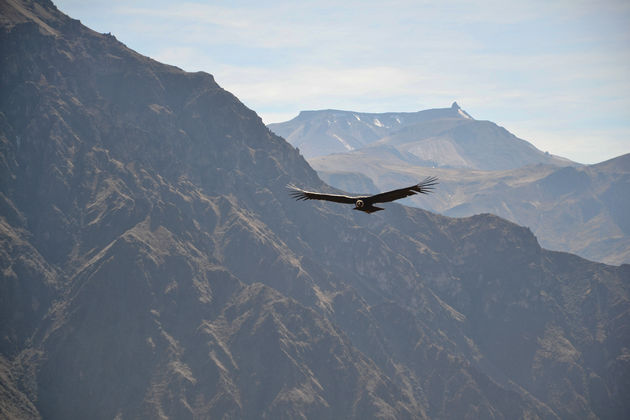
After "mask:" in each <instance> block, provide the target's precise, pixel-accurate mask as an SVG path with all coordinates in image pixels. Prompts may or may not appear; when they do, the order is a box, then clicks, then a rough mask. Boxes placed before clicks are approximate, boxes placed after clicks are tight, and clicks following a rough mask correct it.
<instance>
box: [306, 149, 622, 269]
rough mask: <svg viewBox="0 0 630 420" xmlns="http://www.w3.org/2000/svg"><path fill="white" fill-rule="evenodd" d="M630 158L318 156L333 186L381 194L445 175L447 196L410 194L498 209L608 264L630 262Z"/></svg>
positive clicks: (444, 203)
mask: <svg viewBox="0 0 630 420" xmlns="http://www.w3.org/2000/svg"><path fill="white" fill-rule="evenodd" d="M629 157H630V155H624V156H620V157H617V158H615V159H612V160H610V161H607V162H603V163H600V164H596V165H585V166H578V167H573V166H566V167H558V166H555V165H533V166H525V167H522V168H518V169H512V170H506V171H479V170H475V171H471V170H465V169H449V168H432V167H426V166H424V165H422V163H416V164H411V163H409V161H408V160H405V159H404V157H403V156H401V154H400V153H399V152H398V151H396V150H392V149H391V148H386V147H382V148H381V150H380V153H378V154H375V153H373V152H371V151H370V152H367V151H366V149H361V150H357V151H355V152H353V153H348V154H335V155H330V156H323V157H319V158H314V159H311V160H310V163H311V165H313V167H314V168H315V169H316V170H317V171H318V173H319V175H320V176H321V177H322V178H323V179H324V180H325V181H326V182H328V183H329V184H330V185H334V186H335V187H337V188H340V189H342V190H345V191H353V192H367V193H376V192H377V191H384V190H389V189H393V188H398V187H400V186H401V185H411V184H413V183H415V182H417V181H418V180H419V179H422V178H424V177H426V176H438V177H439V179H440V185H439V193H438V194H434V195H430V196H422V197H419V198H418V197H414V198H410V199H407V200H406V201H405V203H407V204H408V205H413V206H418V207H421V208H425V209H427V210H431V211H435V212H439V213H442V214H445V215H448V216H453V217H466V216H472V215H474V214H480V213H492V214H496V215H498V216H501V217H504V218H506V219H508V220H511V221H513V222H515V223H518V224H520V225H523V226H528V227H530V228H531V229H532V231H533V232H534V234H535V235H536V236H537V237H538V239H539V240H540V242H541V244H542V246H543V247H545V248H548V249H554V250H560V251H567V252H571V253H575V254H578V255H581V256H583V257H585V258H588V259H591V260H594V261H601V262H605V263H607V264H623V263H630V231H628V225H629V224H630V217H629V216H628V214H630V207H629V205H628V203H627V202H626V201H624V198H622V197H627V196H630V160H629Z"/></svg>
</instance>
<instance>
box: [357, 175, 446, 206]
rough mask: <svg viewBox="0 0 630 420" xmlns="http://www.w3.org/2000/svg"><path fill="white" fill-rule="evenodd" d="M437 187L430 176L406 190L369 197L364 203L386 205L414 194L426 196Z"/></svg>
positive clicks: (435, 180)
mask: <svg viewBox="0 0 630 420" xmlns="http://www.w3.org/2000/svg"><path fill="white" fill-rule="evenodd" d="M436 185H437V178H436V177H434V176H430V177H427V178H425V179H424V180H423V181H422V182H420V183H418V184H416V185H412V186H411V187H407V188H400V189H398V190H393V191H387V192H384V193H380V194H376V195H373V196H371V197H367V198H366V199H365V201H367V202H370V203H387V202H389V201H394V200H399V199H401V198H405V197H409V196H412V195H415V194H418V193H420V194H428V193H430V192H432V191H433V189H434V188H435V186H436Z"/></svg>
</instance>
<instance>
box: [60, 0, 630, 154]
mask: <svg viewBox="0 0 630 420" xmlns="http://www.w3.org/2000/svg"><path fill="white" fill-rule="evenodd" d="M55 3H56V4H57V6H58V7H59V8H60V9H61V10H62V11H63V12H65V13H67V14H69V15H70V16H71V17H73V18H76V19H80V20H81V21H82V22H83V23H84V24H85V25H87V26H89V27H91V28H92V29H94V30H96V31H98V32H111V33H112V34H113V35H115V36H116V37H117V38H118V39H119V40H120V41H122V42H123V43H125V44H126V45H127V46H128V47H130V48H132V49H134V50H136V51H138V52H139V53H141V54H144V55H148V56H150V57H152V58H155V59H157V60H159V61H162V62H165V63H168V64H173V65H176V66H178V67H181V68H183V69H184V70H188V71H198V70H203V71H206V72H208V73H211V74H213V75H214V76H215V78H216V80H217V82H218V83H219V84H220V85H221V86H222V87H224V88H225V89H227V90H229V91H230V92H232V93H234V94H235V95H236V96H237V97H238V98H239V99H240V100H241V101H243V102H244V103H245V104H246V105H247V106H249V107H250V108H252V109H253V110H254V111H256V112H257V113H258V114H259V115H260V116H261V117H262V118H263V120H264V121H265V122H266V123H270V122H280V121H286V120H289V119H291V118H293V117H294V116H296V115H297V114H298V112H299V111H300V110H306V109H324V108H335V109H345V110H353V111H362V112H388V111H418V110H422V109H427V108H443V107H448V106H450V105H451V103H452V102H453V101H457V102H458V103H459V105H460V106H461V107H462V108H464V109H465V110H466V111H467V112H468V113H470V114H471V115H472V116H473V117H475V118H477V119H483V120H491V121H493V122H495V123H497V124H499V125H501V126H504V127H505V128H507V129H508V130H510V131H511V132H513V133H514V134H516V135H517V136H519V137H521V138H524V139H525V140H528V141H530V142H532V143H533V144H534V145H536V146H537V147H538V148H540V149H542V150H545V151H549V152H550V153H554V154H557V155H560V156H564V157H568V158H570V159H573V160H576V161H578V162H582V163H595V162H599V161H602V160H606V159H609V158H612V157H614V156H618V155H620V154H624V153H629V152H630V29H629V28H630V1H628V0H599V1H595V0H584V1H581V0H571V1H568V0H563V1H552V0H545V1H538V0H535V1H505V0H479V1H474V2H472V1H464V0H457V1H452V0H443V1H407V0H400V1H396V0H394V1H389V2H384V1H378V2H377V1H370V0H364V1H358V0H343V1H341V0H339V1H330V0H318V1H301V2H300V1H267V2H265V1H256V2H254V1H228V0H219V1H201V0H200V1H188V2H178V1H171V0H138V1H130V0H126V1H121V0H59V1H56V2H55Z"/></svg>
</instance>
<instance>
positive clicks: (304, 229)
mask: <svg viewBox="0 0 630 420" xmlns="http://www.w3.org/2000/svg"><path fill="white" fill-rule="evenodd" d="M0 16H1V20H0V23H1V27H0V49H1V52H2V53H1V54H0V57H1V58H0V59H1V60H2V66H1V67H0V91H2V92H3V94H2V96H1V97H0V209H1V213H0V244H1V245H0V264H1V270H0V308H1V309H0V311H1V312H0V313H1V316H2V323H1V324H0V413H1V415H2V417H7V418H51V419H57V418H59V419H66V418H138V417H141V418H252V419H253V418H263V417H266V418H389V419H393V418H396V419H403V418H524V417H527V418H571V417H573V418H589V417H591V418H595V417H599V418H624V417H626V416H628V414H629V413H630V404H629V403H628V402H627V399H626V398H625V396H626V395H627V394H628V392H629V391H630V389H629V385H628V381H627V378H628V375H629V373H630V370H629V366H630V357H629V355H628V338H629V337H630V331H629V329H628V326H629V325H630V322H629V317H630V303H629V301H628V288H629V282H630V266H627V265H625V266H621V267H611V266H606V265H603V264H597V263H592V262H589V261H586V260H583V259H581V258H579V257H576V256H573V255H569V254H563V253H556V252H550V251H546V250H543V249H541V248H540V246H539V245H538V243H537V241H536V238H535V237H534V236H533V235H532V233H531V232H530V231H529V230H528V229H526V228H523V227H519V226H517V225H515V224H512V223H510V222H507V221H505V220H503V219H500V218H498V217H495V216H491V215H487V214H486V215H480V216H475V217H471V218H465V219H452V218H448V217H444V216H440V215H436V214H432V213H429V212H426V211H423V210H419V209H413V208H407V207H403V206H400V205H396V204H391V205H388V206H387V210H386V211H384V212H380V214H376V215H370V216H367V215H364V214H355V213H357V212H353V211H351V210H350V208H348V207H344V206H339V205H334V204H326V203H302V202H295V201H292V200H291V199H290V198H289V196H288V194H287V193H286V191H285V188H284V187H285V185H286V184H287V183H289V182H293V183H296V184H298V185H302V186H308V187H311V188H318V189H320V188H321V189H325V190H331V189H330V187H328V186H327V185H325V184H324V183H323V182H322V181H321V180H320V179H319V178H318V177H317V175H316V173H315V172H314V170H312V169H311V168H310V166H309V165H308V164H307V163H306V162H305V161H304V159H303V158H302V157H301V156H300V154H299V153H298V152H297V151H296V150H295V149H294V148H293V147H291V146H290V145H289V144H288V143H286V142H285V141H284V140H283V139H282V138H280V137H277V136H276V135H274V134H273V133H271V132H270V131H269V130H268V129H267V128H266V127H265V126H264V125H263V123H262V121H261V120H260V118H259V117H258V116H257V115H256V114H255V113H254V112H253V111H251V110H249V109H247V108H246V107H245V106H243V104H241V103H240V102H239V101H238V99H237V98H235V97H234V96H233V95H231V94H230V93H229V92H226V91H225V90H223V89H222V88H221V87H220V86H218V85H217V84H216V82H215V81H214V80H213V78H212V76H210V75H209V74H206V73H186V72H183V71H182V70H180V69H178V68H176V67H172V66H167V65H164V64H160V63H157V62H155V61H153V60H150V59H148V58H146V57H143V56H141V55H139V54H137V53H135V52H133V51H131V50H129V49H128V48H126V47H125V46H124V45H123V44H121V43H120V42H118V41H117V40H116V39H115V38H114V37H113V36H111V35H103V34H98V33H95V32H93V31H91V30H89V29H87V28H85V27H83V26H82V25H81V24H80V22H78V21H76V20H73V19H70V18H68V17H67V16H65V15H63V14H61V13H60V12H59V11H58V10H57V9H56V8H55V7H54V5H53V4H52V3H50V2H49V1H46V0H8V1H3V2H0Z"/></svg>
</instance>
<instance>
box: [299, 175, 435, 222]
mask: <svg viewBox="0 0 630 420" xmlns="http://www.w3.org/2000/svg"><path fill="white" fill-rule="evenodd" d="M437 180H438V179H437V177H434V176H429V177H427V178H425V179H424V180H423V181H421V182H419V183H417V184H415V185H412V186H411V187H407V188H400V189H397V190H392V191H387V192H383V193H379V194H375V195H357V196H350V195H340V194H322V193H318V192H312V191H305V190H303V189H301V188H298V187H296V186H295V185H292V184H289V185H287V188H288V189H289V190H290V192H289V194H290V195H291V196H292V197H293V198H295V199H296V200H325V201H333V202H335V203H343V204H354V208H353V210H358V211H362V212H365V213H368V214H370V213H374V212H377V211H380V210H385V209H384V208H382V207H376V206H375V205H374V203H388V202H390V201H394V200H398V199H401V198H405V197H409V196H411V195H415V194H418V193H420V194H428V193H430V192H432V191H433V189H434V187H435V186H436V185H437V184H438V182H437Z"/></svg>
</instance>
